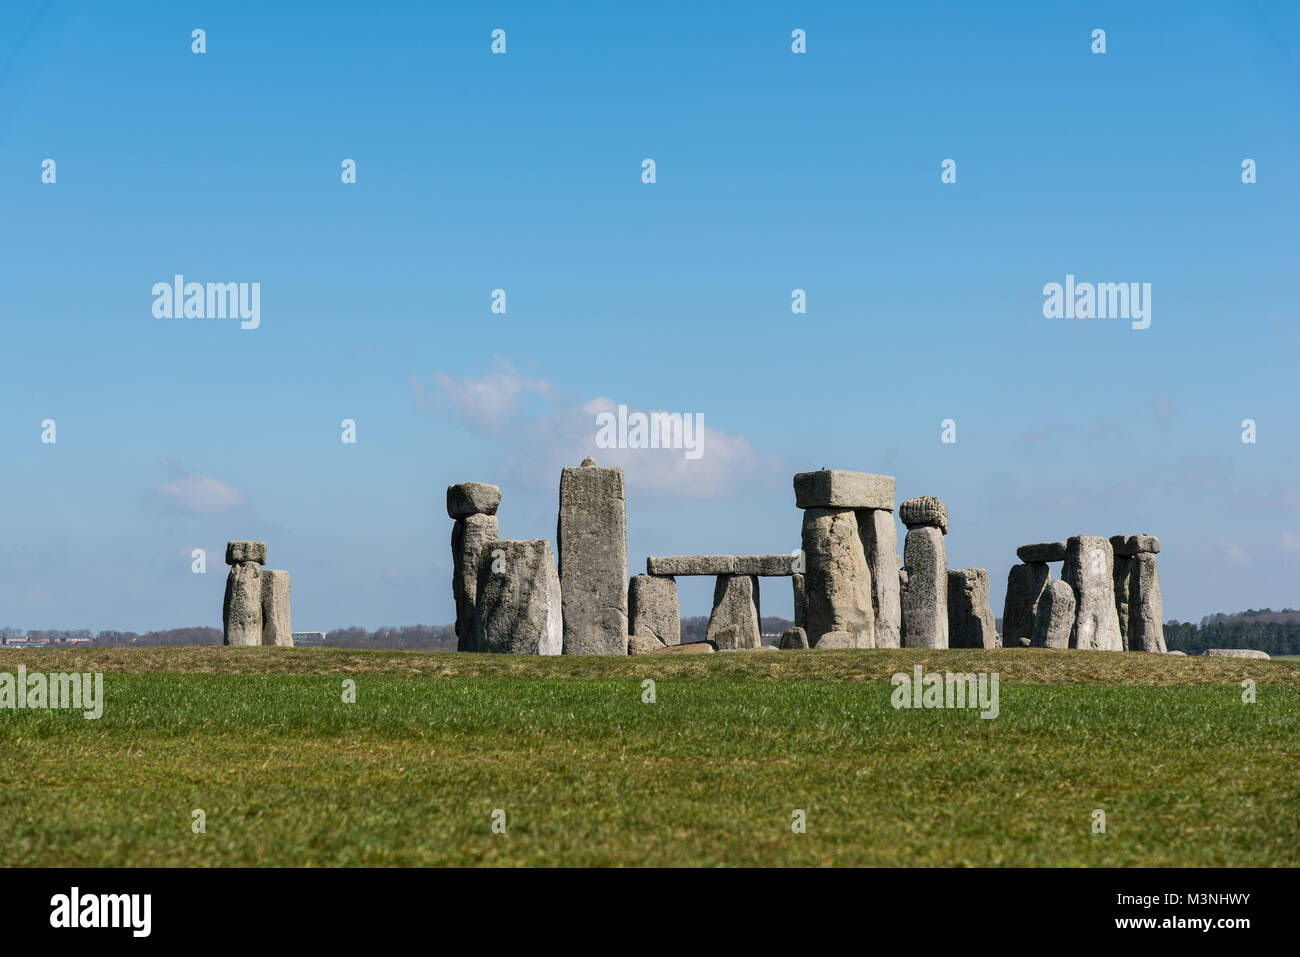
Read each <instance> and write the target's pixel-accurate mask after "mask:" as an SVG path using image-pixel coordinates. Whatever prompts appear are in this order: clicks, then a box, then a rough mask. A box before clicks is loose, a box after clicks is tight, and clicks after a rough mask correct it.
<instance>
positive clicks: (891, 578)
mask: <svg viewBox="0 0 1300 957" xmlns="http://www.w3.org/2000/svg"><path fill="white" fill-rule="evenodd" d="M890 504H891V505H892V504H893V503H892V502H891V503H890ZM857 515H858V534H859V536H860V537H861V538H862V548H863V550H864V551H865V552H866V555H867V566H868V567H869V568H870V569H871V608H872V613H873V616H874V618H875V639H876V640H875V647H877V648H899V647H902V644H903V641H902V632H903V599H902V594H901V592H900V589H899V583H898V527H897V526H896V525H895V524H894V513H893V511H887V510H885V509H883V508H873V509H858V510H857Z"/></svg>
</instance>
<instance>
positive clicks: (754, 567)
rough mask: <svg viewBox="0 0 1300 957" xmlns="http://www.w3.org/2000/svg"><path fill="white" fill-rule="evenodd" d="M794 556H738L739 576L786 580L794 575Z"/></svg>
mask: <svg viewBox="0 0 1300 957" xmlns="http://www.w3.org/2000/svg"><path fill="white" fill-rule="evenodd" d="M794 561H795V559H794V556H793V555H737V556H736V570H735V572H734V574H737V575H763V576H765V577H768V578H784V577H785V576H787V575H793V574H794Z"/></svg>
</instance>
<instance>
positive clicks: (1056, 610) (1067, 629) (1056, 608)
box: [1029, 578, 1075, 648]
mask: <svg viewBox="0 0 1300 957" xmlns="http://www.w3.org/2000/svg"><path fill="white" fill-rule="evenodd" d="M1074 610H1075V600H1074V589H1073V588H1071V587H1070V584H1069V582H1065V581H1062V580H1061V579H1059V578H1058V579H1056V580H1055V581H1053V582H1049V583H1048V585H1047V588H1045V589H1044V590H1043V594H1042V597H1040V598H1039V599H1038V611H1037V612H1036V613H1035V614H1034V633H1033V635H1032V636H1031V638H1030V642H1029V643H1030V644H1031V645H1033V647H1035V648H1069V647H1070V633H1071V632H1072V631H1074Z"/></svg>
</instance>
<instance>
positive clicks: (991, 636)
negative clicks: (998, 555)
mask: <svg viewBox="0 0 1300 957" xmlns="http://www.w3.org/2000/svg"><path fill="white" fill-rule="evenodd" d="M948 647H949V648H999V647H1001V645H1000V644H999V642H998V627H997V622H996V620H995V619H994V617H993V609H992V608H990V607H989V573H988V570H987V569H984V568H960V569H953V570H952V571H949V572H948Z"/></svg>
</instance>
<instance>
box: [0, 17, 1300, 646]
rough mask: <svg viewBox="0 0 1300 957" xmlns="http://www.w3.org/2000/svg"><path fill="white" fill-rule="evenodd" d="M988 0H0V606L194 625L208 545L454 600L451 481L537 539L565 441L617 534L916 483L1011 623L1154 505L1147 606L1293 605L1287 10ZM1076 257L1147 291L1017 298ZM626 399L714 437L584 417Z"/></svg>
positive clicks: (210, 605)
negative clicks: (482, 484) (1077, 549)
mask: <svg viewBox="0 0 1300 957" xmlns="http://www.w3.org/2000/svg"><path fill="white" fill-rule="evenodd" d="M989 6H990V5H982V4H978V5H977V4H964V3H963V4H955V3H953V4H925V5H921V4H909V5H884V4H879V5H877V4H858V3H842V4H787V3H782V4H776V3H743V4H742V3H726V4H722V3H718V4H705V5H701V4H688V3H666V4H656V5H653V6H652V7H645V6H629V5H625V4H581V3H566V4H554V3H530V4H487V5H478V4H461V5H456V6H452V5H448V4H379V5H376V6H375V8H374V9H368V8H364V7H358V6H357V5H353V4H337V3H312V4H294V5H276V8H275V9H269V7H270V5H263V4H258V3H242V4H227V3H222V4H216V3H213V4H191V5H187V4H180V3H176V4H171V3H157V4H144V3H142V4H130V5H122V6H118V5H111V6H110V5H104V4H92V3H26V2H11V3H8V4H5V5H4V8H3V12H0V222H3V224H4V227H5V228H4V229H3V230H0V289H3V301H2V303H0V355H2V356H3V359H4V365H3V368H4V374H3V376H0V448H3V449H4V450H5V453H6V454H5V455H4V471H5V481H4V482H3V485H0V488H2V489H3V492H4V496H3V502H0V624H4V625H11V626H16V627H25V628H51V627H67V628H80V627H85V628H91V629H95V630H99V629H105V628H118V629H132V630H137V631H144V630H147V629H153V628H165V627H179V626H185V625H198V624H206V625H216V626H219V624H220V615H221V596H222V591H223V587H224V576H225V571H226V569H225V566H224V565H223V564H222V556H223V549H224V543H225V541H226V540H227V539H230V538H264V539H266V540H267V541H268V543H269V556H268V557H269V562H268V564H269V565H270V566H271V567H277V568H285V569H288V570H289V571H290V572H291V573H292V574H293V614H294V627H295V629H297V630H324V629H328V628H333V627H342V626H346V625H353V624H356V625H362V626H365V627H370V628H373V627H377V626H380V625H385V624H393V625H397V624H410V623H415V622H425V623H445V622H450V621H451V620H452V619H453V618H454V613H453V606H452V600H451V588H450V579H451V569H450V560H449V559H450V549H449V537H450V532H451V521H450V520H449V519H448V518H447V515H446V512H445V508H444V490H445V488H446V486H447V485H448V484H449V483H452V482H457V481H465V480H477V481H488V482H493V483H496V484H499V485H501V486H502V489H503V501H502V505H501V510H500V521H501V529H502V534H503V536H504V537H508V538H542V537H545V538H551V539H552V540H553V538H554V534H555V517H556V504H557V487H558V481H559V469H560V468H561V467H562V466H563V465H576V464H577V463H578V462H579V461H581V459H582V458H583V457H584V456H585V455H587V454H593V453H594V454H595V456H596V458H597V459H598V460H599V461H601V463H602V464H620V465H622V466H623V467H624V468H625V471H626V473H627V489H628V516H629V533H628V534H629V541H628V552H629V564H630V566H631V570H632V571H637V570H641V569H643V567H644V560H645V557H646V556H647V555H651V554H683V553H693V552H737V553H750V552H776V551H783V552H788V551H790V550H791V549H793V548H796V547H798V544H799V527H800V518H801V516H800V513H799V512H798V510H797V509H795V507H794V496H793V491H792V488H791V477H792V475H793V474H794V473H795V472H798V471H805V470H809V469H814V468H820V467H832V468H845V469H856V470H862V471H869V472H883V473H888V474H892V475H895V476H896V477H897V480H898V494H899V500H900V501H901V500H902V499H903V498H908V497H911V496H914V495H921V494H932V495H937V496H939V497H940V498H941V499H943V500H944V501H945V502H946V503H947V505H948V508H949V513H950V529H949V535H948V539H947V546H948V555H949V564H950V566H951V567H970V566H981V567H985V568H988V569H989V572H990V577H991V579H992V582H993V594H992V604H993V607H994V610H995V612H996V613H997V614H1000V613H1001V603H1002V595H1003V590H1004V586H1005V582H1006V574H1007V569H1008V567H1009V566H1010V565H1011V564H1012V563H1013V562H1014V561H1015V560H1016V559H1015V548H1016V546H1017V545H1019V544H1023V543H1025V542H1030V541H1041V540H1050V539H1056V538H1064V537H1066V536H1068V535H1071V534H1077V533H1086V534H1099V535H1111V534H1116V533H1121V532H1151V533H1154V534H1157V535H1159V536H1160V538H1161V540H1162V543H1163V548H1164V550H1163V552H1162V553H1161V557H1160V566H1161V578H1162V586H1163V591H1164V600H1165V612H1166V617H1167V618H1181V619H1184V620H1186V619H1197V618H1199V617H1200V616H1201V615H1204V614H1207V613H1211V612H1215V611H1233V610H1240V609H1244V608H1247V607H1262V606H1271V607H1274V608H1278V607H1282V606H1286V605H1289V606H1292V607H1295V606H1297V605H1300V587H1297V584H1298V583H1297V575H1296V562H1297V559H1298V558H1300V468H1298V467H1297V466H1298V465H1300V401H1298V400H1297V390H1296V384H1295V376H1296V369H1297V362H1296V357H1297V345H1300V308H1298V307H1297V299H1296V289H1295V282H1296V279H1297V277H1300V269H1297V258H1298V254H1300V239H1298V238H1297V236H1298V234H1297V231H1296V226H1295V224H1296V223H1297V221H1300V192H1298V191H1297V188H1296V184H1297V181H1298V179H1297V177H1298V175H1300V121H1298V119H1297V109H1296V107H1297V104H1300V41H1298V40H1297V38H1298V37H1300V13H1297V8H1296V7H1295V5H1294V4H1287V3H1273V2H1270V3H1243V4H1218V3H1216V4H1182V3H1179V4H1173V3H1168V4H1155V3H1153V4H1142V5H1134V4H1128V3H1112V4H1105V3H1103V4H1096V3H1093V4H1086V5H1085V4H1038V3H1024V4H1000V5H996V7H997V9H989ZM196 28H202V29H204V30H205V31H206V43H207V52H206V53H204V54H202V55H198V54H194V53H192V52H191V31H192V30H194V29H196ZM496 28H501V29H504V30H505V31H506V36H507V52H506V53H505V54H504V55H493V54H492V53H491V51H490V43H491V36H490V34H491V31H492V30H493V29H496ZM796 28H800V29H803V30H805V31H806V32H807V49H808V52H807V53H806V54H803V55H795V54H793V53H792V52H791V49H790V43H791V39H790V34H791V31H792V30H794V29H796ZM1096 28H1101V29H1104V30H1105V31H1106V46H1107V49H1106V52H1105V53H1104V54H1094V53H1092V52H1091V50H1090V46H1091V43H1092V40H1091V33H1092V31H1093V30H1094V29H1096ZM46 158H52V159H54V160H55V161H56V164H57V181H56V182H55V183H54V184H47V183H42V181H41V163H42V161H43V160H44V159H46ZM345 158H347V159H353V160H355V162H356V164H357V182H356V183H355V184H343V183H342V182H341V181H340V164H341V163H342V161H343V160H344V159H345ZM645 158H652V159H654V160H655V163H656V167H657V168H656V173H657V181H656V182H655V183H654V184H645V183H643V182H642V181H641V164H642V160H643V159H645ZM1245 158H1251V159H1254V160H1255V162H1256V164H1257V170H1258V182H1256V183H1254V184H1249V185H1247V184H1243V183H1242V181H1241V163H1242V160H1243V159H1245ZM945 159H953V160H955V161H956V164H957V182H956V183H952V184H944V183H941V182H940V172H941V163H942V162H943V161H944V160H945ZM176 273H182V274H184V275H185V276H186V278H187V280H191V281H199V282H258V283H260V284H261V325H260V327H259V328H257V329H253V330H243V329H241V328H240V327H239V324H238V323H237V322H231V321H228V320H217V319H157V318H155V317H154V316H153V313H152V304H153V296H152V294H151V289H152V287H153V285H154V283H156V282H169V281H170V280H171V277H172V276H173V275H174V274H176ZM1067 273H1069V274H1074V275H1075V276H1077V277H1078V279H1079V281H1094V282H1149V283H1151V286H1152V323H1151V326H1150V328H1148V329H1144V330H1133V329H1131V328H1130V325H1129V323H1128V322H1125V321H1123V320H1118V319H1094V320H1067V319H1047V318H1044V316H1043V312H1042V306H1043V293H1042V289H1043V286H1044V285H1045V284H1046V283H1049V282H1063V281H1064V278H1065V276H1066V274H1067ZM498 288H500V289H504V290H505V291H506V296H507V311H506V314H505V315H497V314H493V313H492V312H491V309H490V305H491V292H492V290H493V289H498ZM796 288H800V289H804V290H806V292H807V298H808V311H807V313H806V314H803V315H796V314H793V313H792V312H791V309H790V302H791V291H792V290H793V289H796ZM618 403H624V404H627V405H628V406H629V407H631V408H632V409H634V410H635V409H640V410H656V409H661V410H667V411H670V412H682V413H700V414H702V415H703V417H704V424H705V426H706V429H707V430H708V431H707V432H706V438H705V447H704V454H703V456H702V457H701V458H700V459H698V460H695V461H686V460H685V458H684V456H683V455H682V454H681V453H680V452H671V451H669V452H664V451H662V450H660V451H654V452H650V451H644V450H631V449H627V450H595V449H594V440H595V435H596V428H595V412H596V411H598V410H599V409H602V408H608V407H610V405H616V404H618ZM47 418H51V419H54V420H55V422H56V428H57V441H56V442H55V443H54V444H52V445H51V444H44V443H42V442H41V433H42V429H41V422H42V420H44V419H47ZM345 418H350V419H353V420H355V422H356V424H357V441H356V443H355V444H353V445H347V444H344V443H342V442H341V441H340V434H341V425H340V423H341V421H342V420H343V419H345ZM949 418H951V419H953V420H955V422H956V435H957V441H956V442H955V443H952V444H945V443H943V442H941V441H940V437H941V423H942V422H943V420H945V419H949ZM1246 418H1252V419H1254V420H1255V421H1256V423H1257V441H1256V442H1255V443H1254V444H1245V443H1243V442H1242V441H1241V436H1242V428H1241V423H1242V420H1243V419H1246ZM200 547H201V548H205V549H207V551H208V568H207V573H206V574H204V575H195V574H193V573H192V572H191V559H190V554H191V550H192V549H193V548H200ZM900 547H901V538H900ZM766 584H767V587H766V588H765V590H764V594H763V597H764V601H763V610H764V611H765V612H770V613H775V614H787V615H788V614H789V613H790V606H791V599H790V594H789V587H788V585H786V584H785V583H783V582H779V581H772V582H769V583H766ZM710 591H711V582H703V581H697V582H689V583H687V582H683V587H682V602H683V613H684V614H706V613H707V611H708V604H709V594H710Z"/></svg>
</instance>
